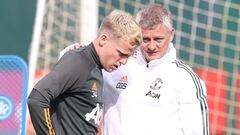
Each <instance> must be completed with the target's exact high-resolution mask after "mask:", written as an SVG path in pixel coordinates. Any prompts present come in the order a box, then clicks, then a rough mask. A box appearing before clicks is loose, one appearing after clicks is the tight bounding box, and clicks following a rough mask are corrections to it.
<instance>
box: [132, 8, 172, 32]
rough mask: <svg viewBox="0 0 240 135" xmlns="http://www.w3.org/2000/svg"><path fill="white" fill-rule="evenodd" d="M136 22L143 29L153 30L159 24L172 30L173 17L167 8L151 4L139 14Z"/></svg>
mask: <svg viewBox="0 0 240 135" xmlns="http://www.w3.org/2000/svg"><path fill="white" fill-rule="evenodd" d="M136 21H137V23H138V24H139V25H140V27H141V28H143V29H152V28H153V27H154V26H156V25H158V24H164V25H165V26H166V27H168V28H169V29H170V30H171V29H173V26H172V15H171V12H169V11H168V10H167V9H166V8H164V7H163V6H161V5H159V4H149V5H147V6H145V7H143V8H142V9H140V11H139V12H138V13H137V15H136Z"/></svg>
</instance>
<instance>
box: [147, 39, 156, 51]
mask: <svg viewBox="0 0 240 135" xmlns="http://www.w3.org/2000/svg"><path fill="white" fill-rule="evenodd" d="M155 47H156V45H155V42H154V41H152V40H151V42H150V43H149V44H148V50H151V51H153V50H155Z"/></svg>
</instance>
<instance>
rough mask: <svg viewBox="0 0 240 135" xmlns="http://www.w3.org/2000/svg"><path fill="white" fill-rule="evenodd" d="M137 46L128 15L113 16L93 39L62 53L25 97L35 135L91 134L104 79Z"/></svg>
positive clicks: (138, 31)
mask: <svg viewBox="0 0 240 135" xmlns="http://www.w3.org/2000/svg"><path fill="white" fill-rule="evenodd" d="M141 42H142V36H141V29H140V27H139V26H138V25H137V23H136V22H135V20H134V19H133V18H132V16H131V15H130V14H128V13H125V12H123V11H120V10H114V11H112V12H111V13H110V14H109V15H108V16H106V17H105V19H104V20H103V22H102V24H101V27H100V29H99V32H98V35H97V37H96V38H95V40H94V41H93V42H92V43H91V44H89V45H87V46H85V47H82V48H81V49H79V50H73V51H69V52H68V53H66V54H65V55H64V56H63V57H62V58H61V59H60V60H59V61H58V63H57V64H56V65H55V67H54V68H53V69H52V70H51V71H50V73H49V74H47V75H46V76H45V77H44V78H43V79H41V80H40V81H39V82H38V83H37V84H36V85H35V86H34V88H33V90H32V92H31V93H30V95H29V97H28V106H29V112H30V116H31V120H32V123H33V126H34V129H35V131H36V133H37V134H38V135H54V134H56V135H96V134H97V133H98V127H99V123H100V119H101V114H102V109H103V95H102V93H103V89H102V88H103V76H102V69H104V70H105V71H107V72H113V71H114V70H117V69H118V67H119V66H121V65H124V64H125V63H126V62H127V59H128V57H129V56H131V55H132V54H133V52H134V51H135V49H136V47H137V46H138V45H139V44H140V43H141Z"/></svg>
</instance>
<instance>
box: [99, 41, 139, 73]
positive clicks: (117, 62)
mask: <svg viewBox="0 0 240 135" xmlns="http://www.w3.org/2000/svg"><path fill="white" fill-rule="evenodd" d="M135 49H136V46H133V45H131V44H130V43H129V42H128V41H124V40H121V41H119V40H114V39H108V40H107V41H106V45H105V46H104V48H103V49H102V55H101V56H102V57H101V59H100V61H101V64H102V66H103V68H104V69H105V70H106V71H107V72H112V71H114V70H117V68H118V66H121V65H125V64H126V62H127V59H128V58H129V57H130V56H131V55H132V54H133V53H134V51H135Z"/></svg>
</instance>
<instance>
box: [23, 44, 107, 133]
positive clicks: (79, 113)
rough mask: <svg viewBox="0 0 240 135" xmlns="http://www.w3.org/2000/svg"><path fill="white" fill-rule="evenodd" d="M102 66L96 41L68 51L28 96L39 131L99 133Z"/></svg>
mask: <svg viewBox="0 0 240 135" xmlns="http://www.w3.org/2000/svg"><path fill="white" fill-rule="evenodd" d="M101 69H102V66H101V64H100V60H99V57H98V55H97V53H96V50H95V48H94V46H93V44H90V45H88V46H86V47H82V48H80V49H77V50H73V51H69V52H67V53H66V54H65V55H64V56H63V57H62V58H61V59H60V60H59V61H58V63H57V64H56V65H55V67H54V68H53V69H52V71H51V72H50V73H49V74H48V75H46V76H45V77H44V78H43V79H41V80H40V81H39V82H38V83H37V84H36V85H35V86H34V88H33V90H32V92H31V94H30V95H29V97H28V107H29V111H30V115H31V119H32V123H33V126H34V128H35V130H36V133H37V135H54V134H55V135H96V134H97V132H98V126H99V122H100V119H101V115H102V108H103V101H102V91H103V90H102V89H103V77H102V72H101Z"/></svg>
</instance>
